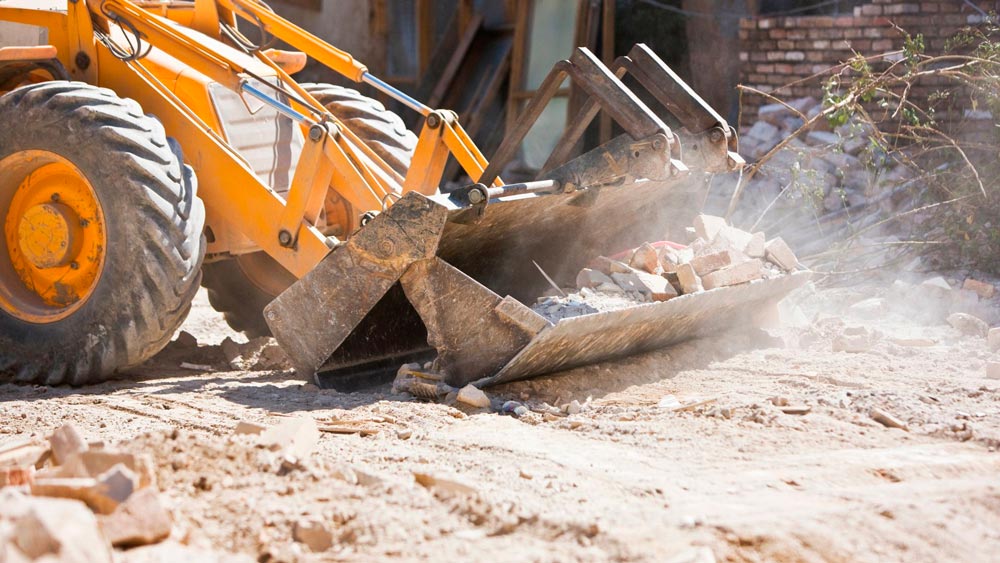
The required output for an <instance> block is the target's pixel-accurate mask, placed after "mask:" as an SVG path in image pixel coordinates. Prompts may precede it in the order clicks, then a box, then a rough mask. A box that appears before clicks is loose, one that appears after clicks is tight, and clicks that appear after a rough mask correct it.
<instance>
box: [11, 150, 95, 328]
mask: <svg viewBox="0 0 1000 563" xmlns="http://www.w3.org/2000/svg"><path fill="white" fill-rule="evenodd" d="M0 170H5V171H9V172H8V173H13V172H14V171H16V172H17V176H18V177H16V178H8V179H7V182H6V184H7V185H11V186H12V185H13V182H17V188H16V191H15V192H14V193H13V194H5V195H4V199H6V198H7V197H8V196H9V197H10V203H9V205H8V206H7V209H6V213H4V220H3V228H4V243H5V244H4V246H5V248H6V252H5V253H3V255H2V256H0V261H5V262H6V263H5V264H3V267H0V308H3V309H4V310H5V311H6V312H8V313H10V314H11V315H13V316H15V317H17V318H19V319H21V320H23V321H27V322H32V323H50V322H55V321H58V320H60V319H63V318H66V317H67V316H69V315H70V314H72V313H73V312H74V311H76V310H77V309H78V308H80V307H81V306H82V305H83V304H84V303H85V302H86V301H87V299H88V298H89V297H90V296H91V294H92V293H93V291H94V288H95V287H96V285H97V282H98V280H99V279H100V275H101V272H102V271H103V269H104V256H105V248H106V247H107V232H106V225H105V218H104V211H103V209H102V208H101V205H100V203H99V201H98V199H97V195H96V193H95V192H94V188H93V186H91V185H90V182H88V181H87V179H86V178H85V177H84V175H83V173H82V172H80V170H79V169H78V168H77V167H76V166H74V165H73V164H72V163H70V162H69V161H68V160H66V159H64V158H62V157H61V156H59V155H56V154H54V153H51V152H47V151H41V150H27V151H21V152H17V153H14V154H12V155H10V156H8V157H7V158H5V159H4V160H3V161H0Z"/></svg>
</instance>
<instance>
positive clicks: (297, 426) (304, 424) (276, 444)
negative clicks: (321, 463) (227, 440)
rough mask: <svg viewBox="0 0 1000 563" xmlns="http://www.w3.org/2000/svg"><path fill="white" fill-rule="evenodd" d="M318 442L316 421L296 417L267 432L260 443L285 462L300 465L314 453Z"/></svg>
mask: <svg viewBox="0 0 1000 563" xmlns="http://www.w3.org/2000/svg"><path fill="white" fill-rule="evenodd" d="M318 442H319V429H318V428H317V427H316V421H315V420H314V419H313V418H311V417H296V418H289V419H287V420H285V421H284V422H282V423H281V424H278V425H277V426H272V427H270V428H268V429H267V430H265V431H264V432H263V433H262V434H261V435H260V440H259V442H258V443H259V444H260V445H261V446H262V447H264V448H266V449H268V450H271V451H272V452H276V453H277V455H278V456H280V457H281V458H282V459H283V460H284V461H286V462H288V463H291V464H298V463H300V462H301V461H302V460H304V459H305V458H306V457H308V456H309V454H311V453H312V451H313V450H314V449H315V448H316V444H317V443H318Z"/></svg>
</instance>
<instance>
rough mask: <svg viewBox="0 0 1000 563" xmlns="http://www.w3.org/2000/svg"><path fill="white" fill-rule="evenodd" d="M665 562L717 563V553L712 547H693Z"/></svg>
mask: <svg viewBox="0 0 1000 563" xmlns="http://www.w3.org/2000/svg"><path fill="white" fill-rule="evenodd" d="M691 527H693V525H692V526H691ZM664 561H665V563H716V559H715V553H713V552H712V548H710V547H692V548H691V549H688V550H685V551H682V552H680V553H678V554H677V555H674V556H673V557H671V558H669V559H665V560H664Z"/></svg>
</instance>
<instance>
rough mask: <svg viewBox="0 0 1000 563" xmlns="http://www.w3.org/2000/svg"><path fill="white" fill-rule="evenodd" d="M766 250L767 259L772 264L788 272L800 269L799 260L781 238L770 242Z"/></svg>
mask: <svg viewBox="0 0 1000 563" xmlns="http://www.w3.org/2000/svg"><path fill="white" fill-rule="evenodd" d="M764 248H765V252H766V255H767V259H768V261H770V262H771V263H772V264H774V265H776V266H778V267H779V268H781V269H782V270H784V271H786V272H791V271H793V270H796V269H798V267H799V259H798V258H796V257H795V253H794V252H792V249H791V248H789V247H788V244H787V243H785V241H784V240H783V239H782V238H781V237H778V238H775V239H772V240H770V241H768V243H767V245H766V246H765V247H764Z"/></svg>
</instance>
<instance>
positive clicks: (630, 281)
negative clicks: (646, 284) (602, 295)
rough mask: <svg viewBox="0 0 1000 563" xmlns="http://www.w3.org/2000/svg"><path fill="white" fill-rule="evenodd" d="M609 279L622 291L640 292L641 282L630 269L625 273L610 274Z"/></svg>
mask: <svg viewBox="0 0 1000 563" xmlns="http://www.w3.org/2000/svg"><path fill="white" fill-rule="evenodd" d="M611 279H613V280H614V281H615V284H616V285H617V286H618V287H620V288H622V290H624V291H632V292H635V293H642V282H641V281H639V276H637V275H635V272H634V271H630V272H628V273H627V274H619V273H614V274H611Z"/></svg>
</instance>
